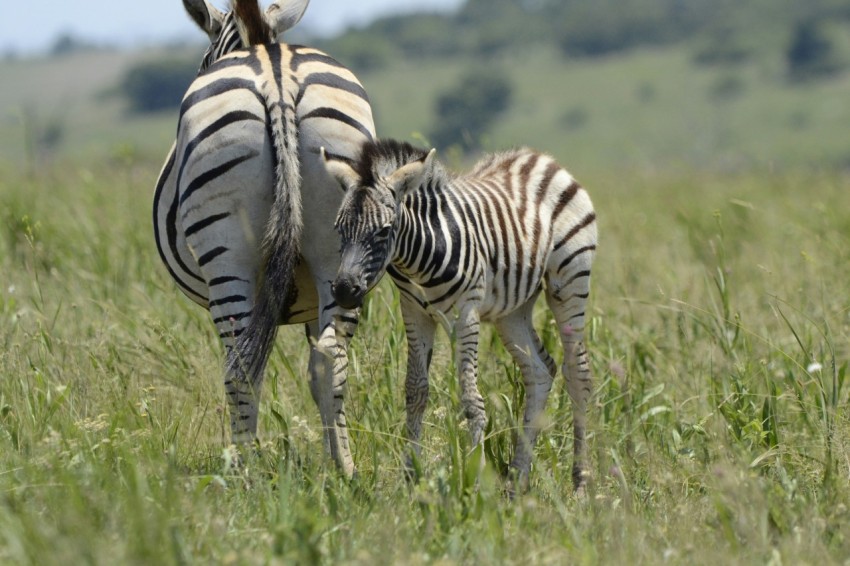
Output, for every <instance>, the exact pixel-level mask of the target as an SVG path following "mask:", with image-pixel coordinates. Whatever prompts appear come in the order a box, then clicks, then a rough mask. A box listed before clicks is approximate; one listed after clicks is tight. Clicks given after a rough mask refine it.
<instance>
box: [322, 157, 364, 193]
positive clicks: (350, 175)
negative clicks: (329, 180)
mask: <svg viewBox="0 0 850 566" xmlns="http://www.w3.org/2000/svg"><path fill="white" fill-rule="evenodd" d="M319 161H321V162H322V166H323V167H324V168H325V171H327V172H328V175H330V176H331V177H333V178H334V179H336V181H337V182H338V183H339V184H340V185H342V188H343V189H345V190H346V191H350V190H351V189H353V188H354V187H356V186H357V184H358V182H359V181H360V176H359V175H358V174H357V172H356V171H355V170H354V168H353V167H351V165H349V164H348V163H346V162H345V161H342V160H341V159H333V158H332V157H328V154H327V152H326V151H325V148H324V147H322V148H320V149H319Z"/></svg>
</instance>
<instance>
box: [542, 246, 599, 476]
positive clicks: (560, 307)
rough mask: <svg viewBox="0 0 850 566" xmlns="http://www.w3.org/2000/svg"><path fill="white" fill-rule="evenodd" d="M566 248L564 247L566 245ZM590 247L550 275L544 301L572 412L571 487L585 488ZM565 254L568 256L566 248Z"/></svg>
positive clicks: (587, 473)
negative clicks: (555, 326)
mask: <svg viewBox="0 0 850 566" xmlns="http://www.w3.org/2000/svg"><path fill="white" fill-rule="evenodd" d="M565 248H567V246H565ZM592 249H593V248H591V247H585V248H582V249H580V250H578V251H576V252H573V254H572V256H571V260H570V261H569V262H568V263H566V264H563V265H562V266H560V267H559V269H558V270H553V271H551V272H550V273H549V278H548V282H547V290H546V300H547V303H548V304H549V308H550V309H551V310H552V313H553V314H554V316H555V320H556V321H557V323H558V328H559V330H560V335H561V344H562V346H563V348H564V364H563V366H562V368H561V371H562V372H563V374H564V378H565V379H566V382H567V392H568V393H569V395H570V400H571V402H572V410H573V458H574V459H573V487H574V488H575V489H576V491H577V492H579V493H583V492H584V489H585V487H586V485H587V481H588V476H589V471H588V467H587V446H586V442H585V434H586V432H587V403H588V400H589V399H590V395H591V392H592V381H591V379H592V378H591V374H590V364H589V362H588V357H587V348H586V347H585V345H584V327H585V308H586V304H587V298H588V295H589V293H590V267H591V262H592V260H593V253H592ZM565 253H570V250H569V249H566V250H565Z"/></svg>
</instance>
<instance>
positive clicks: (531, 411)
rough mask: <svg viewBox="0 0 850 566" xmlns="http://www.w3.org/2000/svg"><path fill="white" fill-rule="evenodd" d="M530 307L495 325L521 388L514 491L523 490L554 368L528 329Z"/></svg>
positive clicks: (514, 459) (528, 305) (512, 462)
mask: <svg viewBox="0 0 850 566" xmlns="http://www.w3.org/2000/svg"><path fill="white" fill-rule="evenodd" d="M533 307H534V300H533V299H532V300H531V301H529V302H528V303H526V305H524V306H523V307H521V308H520V309H518V310H516V311H514V312H513V313H511V314H510V315H508V316H506V317H505V318H502V319H500V320H498V321H497V322H496V328H497V330H498V332H499V336H501V338H502V342H503V344H504V345H505V348H507V350H508V351H509V352H510V354H511V356H512V357H513V359H514V362H516V364H517V365H518V366H519V368H520V371H521V372H522V377H523V383H524V385H525V412H524V415H523V420H522V427H521V429H520V431H519V434H517V439H516V449H515V451H514V457H513V460H512V461H511V468H512V469H513V470H514V473H515V474H516V485H515V486H514V487H515V488H517V489H520V490H524V489H525V488H526V487H527V485H528V475H529V472H530V471H531V460H532V454H533V451H534V443H535V441H536V440H537V435H538V434H539V433H540V428H541V426H542V425H543V412H544V410H545V408H546V401H547V400H548V399H549V392H550V391H551V390H552V383H553V381H554V376H553V373H554V371H553V369H554V367H555V364H554V361H553V360H552V358H551V356H549V354H548V352H546V350H545V348H543V343H542V341H541V340H540V337H539V336H537V333H536V332H535V331H534V328H533V327H532V321H531V313H532V309H533Z"/></svg>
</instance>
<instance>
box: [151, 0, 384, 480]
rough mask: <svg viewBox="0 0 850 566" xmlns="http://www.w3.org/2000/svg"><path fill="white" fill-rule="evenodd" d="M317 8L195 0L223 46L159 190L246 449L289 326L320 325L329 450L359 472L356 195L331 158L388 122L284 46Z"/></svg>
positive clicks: (316, 61) (209, 65)
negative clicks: (349, 226)
mask: <svg viewBox="0 0 850 566" xmlns="http://www.w3.org/2000/svg"><path fill="white" fill-rule="evenodd" d="M307 3H308V0H287V1H282V2H278V3H276V4H272V6H271V7H270V8H269V9H268V10H267V11H266V13H265V15H264V14H262V13H261V12H260V10H259V6H258V3H257V1H256V0H251V1H240V0H234V1H233V3H232V10H231V11H229V12H227V13H222V12H219V11H218V10H216V9H215V8H213V7H212V6H211V5H209V4H208V3H207V2H206V1H205V0H184V5H185V6H186V8H187V11H188V12H189V14H190V15H191V16H192V17H193V19H194V20H195V21H196V22H197V23H198V24H199V26H200V27H201V28H202V29H204V31H206V32H207V33H208V34H209V35H210V37H211V40H212V41H211V45H210V48H209V49H208V51H207V54H206V55H205V57H204V60H203V62H202V65H201V71H200V72H199V75H198V77H197V78H196V79H195V81H194V82H193V83H192V85H191V86H190V87H189V89H188V91H187V92H186V95H185V96H184V99H183V103H182V105H181V110H180V119H179V123H178V130H177V139H176V141H175V144H174V146H173V147H172V150H171V152H170V154H169V156H168V158H167V160H166V162H165V165H164V166H163V169H162V171H161V173H160V177H159V180H158V181H157V187H156V192H155V197H154V211H153V212H154V232H155V236H156V241H157V247H158V249H159V252H160V256H161V257H162V259H163V262H164V263H165V265H166V267H167V269H168V271H169V273H170V274H171V275H172V277H173V278H174V280H175V281H176V282H177V284H178V286H179V288H180V289H181V290H182V291H183V292H184V293H185V294H186V295H188V296H189V297H190V298H191V299H192V300H194V301H195V302H197V303H198V304H200V305H202V306H204V307H205V308H207V309H209V311H210V313H211V315H212V318H213V322H214V323H215V325H216V327H217V329H218V332H219V335H220V337H221V340H222V342H223V343H224V346H225V349H226V350H227V353H228V355H227V362H226V371H225V389H226V392H227V398H228V402H229V408H230V419H231V433H232V437H233V440H234V442H240V443H241V442H247V441H250V440H252V439H253V438H255V436H256V430H257V404H258V400H259V391H260V387H261V384H262V376H263V370H264V367H265V364H266V361H267V359H268V355H269V352H270V350H271V346H272V342H273V340H274V336H275V333H276V328H277V325H278V324H289V323H301V322H310V324H309V325H308V333H309V336H310V338H311V340H310V344H311V348H312V350H311V356H310V373H311V391H312V393H313V397H314V399H315V401H316V403H317V404H318V406H319V410H320V413H321V416H322V423H323V426H324V428H325V442H326V445H327V446H328V447H329V448H330V450H331V453H332V455H333V456H334V458H335V460H336V461H337V463H338V464H339V465H340V466H341V467H342V468H343V469H344V470H345V471H346V472H347V473H352V472H353V462H352V460H351V455H350V450H349V446H348V436H347V432H346V420H345V412H344V410H343V404H342V399H343V392H344V386H345V369H346V366H347V359H346V348H347V343H348V340H349V339H350V337H351V335H352V334H353V331H354V327H355V326H356V323H357V316H356V312H354V311H348V310H344V309H341V308H340V307H338V306H337V305H336V303H335V302H334V301H333V296H332V294H331V290H330V280H331V279H333V277H334V275H335V273H336V270H337V267H338V264H339V250H338V244H337V243H336V241H337V238H336V234H335V232H334V229H333V218H334V212H335V209H336V207H337V206H338V204H339V202H340V200H341V198H342V193H341V191H340V190H339V186H338V185H337V184H336V183H335V182H334V181H333V180H332V179H330V177H328V175H327V173H326V172H325V171H324V168H323V166H322V164H321V163H320V161H319V157H318V150H319V147H320V146H325V147H331V148H332V149H331V150H330V151H332V152H333V153H334V154H335V155H337V156H339V158H341V159H343V160H346V159H353V158H354V156H355V155H356V154H357V151H358V149H359V146H360V144H362V143H363V142H364V141H365V140H369V139H372V137H373V136H374V125H373V122H372V113H371V108H370V106H369V102H368V98H367V96H366V93H365V91H364V90H363V87H362V86H361V85H360V83H359V82H358V80H357V78H356V77H355V76H354V75H353V74H352V73H351V72H350V71H348V70H347V69H346V68H344V67H343V66H342V65H340V64H339V63H337V62H336V61H335V60H333V59H332V58H331V57H329V56H328V55H326V54H324V53H322V52H320V51H317V50H315V49H311V48H308V47H303V46H295V45H286V44H278V43H274V42H273V40H274V38H275V37H276V36H277V35H278V34H279V33H281V32H282V31H284V30H285V29H288V28H290V27H292V26H293V25H295V23H297V22H298V20H299V19H300V18H301V15H302V14H303V12H304V10H305V9H306V6H307Z"/></svg>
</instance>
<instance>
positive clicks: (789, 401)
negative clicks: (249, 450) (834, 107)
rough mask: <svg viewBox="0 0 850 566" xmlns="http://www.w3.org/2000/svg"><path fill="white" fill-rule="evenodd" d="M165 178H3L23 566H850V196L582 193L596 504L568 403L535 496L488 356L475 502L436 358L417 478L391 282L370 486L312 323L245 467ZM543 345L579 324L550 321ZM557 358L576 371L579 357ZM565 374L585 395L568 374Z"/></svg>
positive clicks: (354, 418) (267, 404) (358, 414)
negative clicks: (411, 471) (174, 237)
mask: <svg viewBox="0 0 850 566" xmlns="http://www.w3.org/2000/svg"><path fill="white" fill-rule="evenodd" d="M156 172H157V166H156V165H154V164H151V165H147V164H143V163H134V162H132V161H131V160H126V161H125V162H123V164H116V163H114V162H111V163H110V164H108V165H102V166H100V165H97V164H91V163H88V164H86V165H85V166H82V165H78V164H77V162H68V163H58V164H56V165H55V166H54V167H50V168H45V169H43V170H41V171H40V172H39V173H38V174H37V175H36V176H31V177H25V176H23V175H21V174H19V173H17V172H16V170H11V169H8V170H6V171H4V172H3V174H2V175H0V194H2V197H3V202H2V204H3V208H2V218H0V273H3V277H2V288H0V321H2V322H0V344H2V349H0V376H2V380H0V562H3V563H15V564H29V563H38V564H46V563H61V562H65V563H96V564H101V563H102V564H107V563H108V564H113V563H160V564H187V563H208V562H210V561H215V562H223V563H269V562H271V563H289V562H301V563H316V562H325V561H327V562H330V561H345V562H347V563H354V564H375V563H381V564H392V563H404V564H411V563H412V564H417V563H433V562H439V563H469V562H473V561H486V562H493V563H506V564H512V563H529V562H533V563H559V564H563V563H576V564H581V563H587V564H595V563H624V561H627V562H626V563H632V562H637V561H639V562H644V563H659V562H662V561H666V562H670V563H688V564H693V563H768V562H769V563H773V564H779V563H786V564H793V563H809V564H812V563H820V564H831V563H842V561H844V560H846V557H847V556H850V534H848V531H847V529H846V525H847V524H848V521H850V510H848V506H850V488H848V479H850V440H848V439H850V420H848V413H847V403H848V386H847V384H846V383H845V375H846V368H847V359H848V354H850V352H848V343H850V342H848V334H849V333H850V320H848V299H847V294H846V292H845V290H846V282H847V281H848V279H850V257H848V255H850V252H848V250H850V246H848V243H850V242H848V240H850V222H848V220H847V217H846V214H845V213H844V211H842V209H841V208H842V207H840V206H836V203H841V202H845V201H846V187H847V179H846V178H845V177H841V176H837V175H828V174H802V173H800V174H795V173H783V174H781V175H780V174H772V173H769V172H766V171H761V172H753V173H751V174H747V175H743V174H737V175H734V176H731V175H720V174H714V175H708V174H692V175H688V176H684V175H665V174H659V173H655V174H650V173H646V172H644V173H641V174H632V173H629V172H628V171H623V172H622V173H618V174H614V173H609V174H604V175H597V176H593V175H590V176H588V177H587V178H584V179H583V181H584V183H585V184H586V185H587V186H588V187H589V189H590V191H591V194H592V195H593V198H594V201H595V204H596V206H597V209H598V213H599V219H600V234H601V245H600V250H599V257H598V262H597V265H596V268H595V276H594V287H593V296H592V308H591V314H592V322H591V324H590V328H589V335H590V336H589V346H590V350H591V359H592V368H593V372H594V375H595V393H594V402H593V404H592V407H591V421H590V422H591V426H590V432H591V438H590V446H591V451H592V473H593V484H592V489H591V491H590V495H589V497H588V498H587V500H584V501H578V500H576V499H575V498H574V496H573V494H572V491H571V487H570V483H569V477H570V466H571V445H572V439H571V436H570V426H569V423H570V411H569V403H568V399H567V396H566V393H565V391H564V389H563V387H562V386H559V387H557V388H556V389H555V390H554V392H553V396H552V399H550V403H549V408H548V416H549V425H548V427H547V429H546V430H545V432H544V433H543V434H542V435H541V440H540V442H539V443H538V446H537V450H536V460H535V467H534V470H533V473H532V486H531V490H530V493H529V494H528V495H526V496H524V497H522V498H520V499H519V500H517V501H515V502H513V503H511V502H509V501H507V500H505V498H504V497H503V496H502V495H501V492H500V490H501V481H500V480H499V476H498V473H497V471H496V470H498V469H499V468H500V467H501V466H503V465H504V463H505V461H506V460H507V459H508V457H509V455H508V454H507V450H508V448H507V446H508V444H509V442H510V436H511V430H512V428H513V426H514V423H515V422H516V414H517V412H518V405H519V402H520V400H521V392H520V391H519V390H517V389H516V388H515V387H514V384H515V382H516V370H515V368H513V366H512V365H510V363H509V361H508V357H507V355H506V354H505V352H504V351H503V349H502V347H501V346H500V345H499V344H498V341H497V340H496V339H495V338H493V336H492V335H491V334H489V333H487V334H485V336H484V337H483V339H482V350H483V351H482V378H481V379H482V389H483V391H484V392H485V396H487V398H488V399H489V402H488V409H489V411H490V413H489V414H490V420H491V427H490V430H489V433H488V434H489V436H488V442H487V453H488V458H489V462H490V467H488V469H487V470H486V471H485V473H484V475H483V476H482V477H480V478H478V480H477V482H476V480H475V478H474V474H473V473H472V471H473V470H472V468H471V467H470V466H468V465H467V462H468V455H467V452H468V439H467V436H466V433H465V431H464V425H463V422H462V419H461V418H460V411H459V405H458V400H457V387H456V384H455V381H454V379H453V378H452V374H451V356H450V347H449V344H448V341H447V340H446V339H445V337H443V338H442V340H441V341H440V343H439V347H438V350H437V353H436V357H435V364H434V370H433V378H434V387H433V395H432V403H431V406H430V409H429V412H428V413H427V428H426V433H425V443H426V448H425V452H424V454H425V462H424V467H425V477H424V479H423V480H422V482H421V483H419V484H418V485H415V486H410V485H408V484H407V483H406V482H405V481H404V479H403V477H402V473H401V470H400V467H401V460H402V459H401V452H402V449H403V442H402V440H401V438H400V435H401V433H402V423H403V419H404V416H403V391H402V373H403V369H402V368H403V367H404V359H405V358H404V345H403V338H402V327H401V322H400V320H399V315H398V308H397V305H396V297H395V295H394V292H393V289H392V287H391V286H389V285H385V286H382V287H381V288H379V289H378V290H377V292H376V293H375V294H374V295H373V296H372V299H371V301H370V303H369V304H368V306H367V310H366V318H365V321H364V323H363V324H362V326H361V329H360V331H359V334H358V336H357V338H356V340H355V343H354V345H353V351H352V356H353V363H352V366H351V372H352V373H351V375H350V379H349V383H350V384H351V385H350V388H349V395H348V407H349V417H350V425H351V428H352V434H353V442H354V447H355V459H356V462H357V464H358V466H359V470H360V477H359V479H358V481H356V482H354V483H348V482H346V481H343V480H342V479H340V478H339V477H338V475H337V474H336V472H335V471H334V468H333V466H332V465H331V464H330V463H329V462H328V459H327V457H326V456H325V455H324V454H323V452H322V447H321V441H320V430H319V424H318V422H319V421H318V415H317V410H316V409H315V407H314V406H313V404H312V401H311V398H310V395H309V391H308V387H307V381H306V378H305V374H306V346H305V344H304V342H303V340H302V338H301V335H302V333H301V330H300V329H298V328H285V329H283V330H282V333H281V334H282V336H281V337H279V339H278V341H277V347H276V352H275V355H274V356H273V360H272V361H271V365H270V368H269V371H268V373H267V381H266V388H265V391H264V403H263V405H262V415H261V425H260V426H261V435H262V450H261V452H260V454H259V455H258V456H257V457H255V458H253V459H252V460H250V461H249V464H248V467H247V470H246V471H244V472H239V473H237V472H235V471H234V470H233V469H232V468H231V467H230V466H229V459H228V458H229V453H228V451H227V450H226V449H225V439H226V433H225V430H224V429H225V422H226V419H225V415H224V409H223V393H222V386H221V384H220V378H219V376H220V369H219V362H220V358H221V352H220V348H219V346H218V344H217V343H216V339H215V335H214V331H213V327H212V324H211V323H210V322H209V320H208V316H207V314H206V313H205V312H204V311H203V310H202V309H200V308H197V307H196V306H195V305H193V304H191V303H190V302H189V301H188V300H186V299H185V298H183V297H182V296H180V295H179V292H178V291H177V290H176V288H175V287H174V285H173V284H172V283H171V281H170V280H169V279H168V276H167V274H166V273H165V270H164V269H163V268H162V266H161V265H160V264H159V259H158V257H157V256H156V251H155V248H154V246H153V242H152V234H151V228H150V221H149V203H150V198H151V197H150V193H151V186H152V183H153V180H154V178H155V175H156ZM538 314H539V320H538V323H539V326H540V327H541V328H542V332H543V335H544V337H545V339H546V341H547V342H548V343H549V344H550V345H552V344H554V343H555V342H556V333H555V331H554V329H553V325H552V323H551V321H550V320H549V319H548V318H547V316H546V313H545V311H543V310H540V311H539V313H538ZM557 355H558V356H560V352H557ZM560 383H562V382H560Z"/></svg>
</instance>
